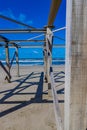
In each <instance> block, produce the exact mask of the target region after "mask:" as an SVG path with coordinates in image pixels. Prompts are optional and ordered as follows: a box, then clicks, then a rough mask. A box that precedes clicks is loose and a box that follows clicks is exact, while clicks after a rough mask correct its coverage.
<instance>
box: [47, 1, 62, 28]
mask: <svg viewBox="0 0 87 130" xmlns="http://www.w3.org/2000/svg"><path fill="white" fill-rule="evenodd" d="M61 1H62V0H52V4H51V9H50V14H49V18H48V26H53V23H54V20H55V18H56V15H57V13H58V9H59V7H60V4H61Z"/></svg>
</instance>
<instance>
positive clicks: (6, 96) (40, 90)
mask: <svg viewBox="0 0 87 130" xmlns="http://www.w3.org/2000/svg"><path fill="white" fill-rule="evenodd" d="M60 74H61V73H55V74H54V77H55V82H58V80H59V79H61V78H64V77H63V76H62V77H60V76H59V75H60ZM37 77H38V78H39V82H29V79H32V78H37ZM43 78H44V73H43V72H41V73H37V74H36V73H34V72H32V73H30V74H29V75H28V76H25V77H24V78H20V79H18V80H15V81H12V82H18V83H19V84H18V85H17V86H16V87H15V88H13V89H9V90H6V91H2V92H0V94H3V95H4V96H3V97H2V98H1V99H0V104H16V106H13V107H11V108H9V109H6V110H4V111H2V112H0V117H3V116H5V115H7V114H10V113H12V112H14V111H16V110H18V109H21V108H23V107H25V106H28V105H30V104H31V103H53V101H52V100H47V99H42V96H43V94H48V92H43ZM27 80H28V81H27ZM24 83H26V84H27V85H24V86H23V84H24ZM33 85H37V86H38V87H37V90H36V92H25V93H24V92H23V90H26V89H27V88H29V87H32V86H33ZM61 91H62V90H59V91H57V93H58V94H60V93H61ZM63 91H64V90H63ZM29 94H30V95H31V94H34V95H35V96H34V98H31V99H30V100H28V101H7V100H8V99H9V98H10V97H12V96H14V95H19V96H20V95H29ZM63 94H64V93H63ZM59 102H60V103H64V101H61V100H60V101H59Z"/></svg>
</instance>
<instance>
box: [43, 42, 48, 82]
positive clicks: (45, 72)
mask: <svg viewBox="0 0 87 130" xmlns="http://www.w3.org/2000/svg"><path fill="white" fill-rule="evenodd" d="M43 56H44V81H45V82H46V83H47V82H48V81H47V50H46V42H45V43H44V46H43Z"/></svg>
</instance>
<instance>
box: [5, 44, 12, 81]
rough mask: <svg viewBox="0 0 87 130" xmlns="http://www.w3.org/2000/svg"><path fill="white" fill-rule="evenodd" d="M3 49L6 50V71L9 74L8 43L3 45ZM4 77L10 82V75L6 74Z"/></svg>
mask: <svg viewBox="0 0 87 130" xmlns="http://www.w3.org/2000/svg"><path fill="white" fill-rule="evenodd" d="M5 50H6V68H7V71H8V73H9V75H10V61H9V60H10V59H9V47H8V43H6V46H5ZM6 79H7V80H8V82H10V79H11V78H10V76H8V75H7V76H6Z"/></svg>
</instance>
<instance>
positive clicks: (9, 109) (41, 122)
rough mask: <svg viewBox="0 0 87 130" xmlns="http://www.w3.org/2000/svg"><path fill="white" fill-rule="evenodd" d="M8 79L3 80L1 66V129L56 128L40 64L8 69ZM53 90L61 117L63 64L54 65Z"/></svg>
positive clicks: (50, 100)
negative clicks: (54, 88) (9, 74)
mask: <svg viewBox="0 0 87 130" xmlns="http://www.w3.org/2000/svg"><path fill="white" fill-rule="evenodd" d="M11 75H12V79H11V83H7V82H6V81H4V78H5V73H4V72H3V70H2V69H1V68H0V99H1V100H0V130H57V128H56V120H55V115H54V107H53V99H52V97H50V98H49V96H48V87H47V84H46V83H44V82H43V67H42V66H34V67H28V66H27V67H23V66H22V67H20V77H17V75H16V68H15V67H12V70H11ZM54 77H55V81H56V83H55V85H56V91H57V93H58V98H59V102H60V108H61V115H62V118H63V117H64V112H63V111H64V66H57V67H54Z"/></svg>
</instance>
